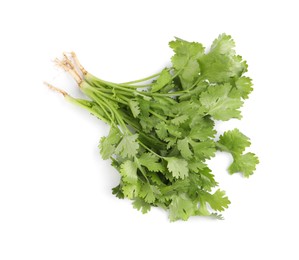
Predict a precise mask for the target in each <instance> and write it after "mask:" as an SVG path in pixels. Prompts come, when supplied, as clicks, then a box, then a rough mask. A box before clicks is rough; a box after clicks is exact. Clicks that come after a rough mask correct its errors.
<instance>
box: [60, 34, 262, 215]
mask: <svg viewBox="0 0 299 260" xmlns="http://www.w3.org/2000/svg"><path fill="white" fill-rule="evenodd" d="M169 46H170V48H171V49H172V50H173V52H174V55H173V56H172V58H171V63H172V65H171V66H170V67H167V68H165V69H163V70H162V71H161V72H160V73H158V74H155V75H153V76H150V77H147V78H145V79H141V80H137V81H132V82H127V83H112V82H107V81H104V80H102V79H99V78H97V77H95V76H93V75H92V74H90V73H88V72H87V71H85V70H84V69H83V67H82V66H81V65H80V64H79V66H73V68H72V67H71V66H72V65H69V66H68V68H71V69H74V70H75V69H76V68H77V70H76V71H75V72H77V74H78V75H79V76H80V75H81V79H82V80H80V81H79V82H78V83H79V86H80V89H81V90H82V92H83V93H84V94H85V95H86V96H87V97H88V98H89V99H88V100H82V99H75V98H73V97H70V96H69V95H68V94H66V95H65V96H66V98H67V99H68V100H70V101H71V102H73V103H76V104H77V105H79V106H81V107H84V108H85V109H87V110H88V111H90V112H91V113H92V114H93V115H95V116H97V117H98V118H99V119H101V120H103V121H105V122H106V123H108V124H109V125H110V126H111V128H110V132H109V134H108V136H106V137H102V138H101V140H100V144H99V149H100V153H101V155H102V158H103V159H111V161H112V166H113V167H115V168H116V169H117V170H118V171H119V173H120V176H121V179H120V183H119V185H118V186H116V187H115V188H113V194H115V195H116V196H117V197H118V198H121V199H122V198H129V199H131V200H132V201H133V207H134V208H136V209H138V210H140V211H142V213H146V212H148V211H149V210H150V208H151V207H152V206H155V207H156V206H158V207H162V208H164V209H165V210H167V211H168V212H169V218H170V220H171V221H175V220H179V219H181V220H187V219H188V218H189V217H190V216H195V215H201V216H214V217H217V218H221V215H219V212H221V211H223V210H224V209H225V208H227V207H228V205H229V204H230V201H229V199H228V198H227V197H226V195H225V192H224V191H222V190H220V189H217V188H216V187H217V186H218V183H217V182H216V180H215V177H214V175H213V174H212V172H211V170H210V169H209V167H208V166H207V164H206V161H207V160H209V159H210V158H212V157H213V156H215V153H216V151H217V150H220V151H225V152H229V153H231V154H232V156H233V159H234V160H233V163H232V164H231V165H230V167H229V169H228V171H229V173H231V174H233V173H236V172H240V173H243V175H244V176H245V177H249V176H250V175H251V174H252V173H253V171H254V170H255V166H256V164H257V163H258V158H257V157H256V156H255V155H254V154H253V153H251V152H248V153H245V154H244V151H245V148H246V147H248V146H249V145H250V141H249V138H248V137H246V136H245V135H244V134H242V133H241V132H240V131H239V130H237V129H234V130H231V131H227V132H225V133H223V135H221V136H220V138H219V140H215V135H216V133H217V132H216V130H215V124H214V120H222V121H227V120H229V119H231V118H237V119H240V118H241V111H240V108H241V106H242V105H243V102H244V100H245V99H247V98H248V95H249V94H250V92H251V91H252V82H251V79H250V78H248V77H246V76H243V74H244V73H245V72H246V71H247V64H246V62H245V61H244V60H243V59H242V57H241V56H239V55H237V54H236V53H235V50H234V47H235V43H234V41H233V40H232V38H231V37H230V36H228V35H225V34H222V35H220V36H219V37H218V38H217V39H216V40H215V41H214V42H213V44H212V46H211V48H210V50H209V51H206V50H205V48H204V47H203V45H202V44H200V43H197V42H188V41H185V40H182V39H179V38H176V39H175V40H174V41H171V42H170V43H169ZM74 60H75V61H76V59H74ZM63 62H64V64H70V60H69V59H66V60H64V61H63ZM77 65H78V64H77ZM78 68H79V69H78Z"/></svg>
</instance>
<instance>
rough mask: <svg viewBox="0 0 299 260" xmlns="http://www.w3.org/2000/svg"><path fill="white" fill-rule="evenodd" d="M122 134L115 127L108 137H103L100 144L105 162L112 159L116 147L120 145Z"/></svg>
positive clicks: (111, 129)
mask: <svg viewBox="0 0 299 260" xmlns="http://www.w3.org/2000/svg"><path fill="white" fill-rule="evenodd" d="M120 139H121V134H120V132H119V130H118V129H117V128H115V127H111V128H110V132H109V134H108V136H107V137H102V138H101V140H100V143H99V149H100V153H101V155H102V158H103V159H104V160H107V159H109V158H110V156H111V155H112V154H113V153H114V151H115V145H116V144H118V143H119V141H120Z"/></svg>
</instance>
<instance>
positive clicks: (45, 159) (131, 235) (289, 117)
mask: <svg viewBox="0 0 299 260" xmlns="http://www.w3.org/2000/svg"><path fill="white" fill-rule="evenodd" d="M296 2H297V1H295V0H294V1H290V0H284V1H222V0H220V1H199V0H198V1H188V0H184V1H175V0H172V1H128V0H127V1H88V0H84V1H74V0H73V1H62V0H59V1H54V0H51V1H33V0H28V1H14V0H10V1H1V2H0V38H1V40H0V75H1V81H0V90H1V99H0V122H1V126H0V133H1V134H0V259H1V260H8V259H30V260H34V259H56V260H58V259H64V260H65V259H72V260H75V259H144V260H146V259H232V260H234V259H243V260H246V259H273V258H274V257H275V259H299V253H298V248H296V247H298V232H299V228H298V227H299V225H298V209H297V208H298V199H299V196H298V180H299V177H298V176H299V170H298V147H299V142H298V137H297V134H298V131H299V128H298V126H297V125H296V123H297V122H298V112H299V109H298V94H299V91H298V88H299V86H298V79H297V78H298V70H299V67H298V60H299V55H298V46H299V40H298V24H299V18H298V17H299V16H298V7H297V6H296ZM223 32H225V33H228V34H231V35H232V36H233V38H234V39H235V41H236V44H237V51H238V53H240V54H241V55H242V56H243V57H244V58H245V59H246V60H247V61H248V63H249V72H248V74H247V75H248V76H250V77H251V78H253V80H254V83H255V90H254V92H253V93H252V95H251V97H250V100H248V101H246V103H245V106H244V108H243V109H242V111H243V116H244V117H243V120H242V121H238V122H236V121H233V122H231V123H225V124H222V125H221V126H219V130H220V131H223V130H224V129H231V128H233V127H239V128H240V129H241V131H243V132H244V133H245V134H246V135H248V136H250V137H251V140H252V147H251V150H252V151H254V152H256V153H257V154H258V155H259V157H260V161H261V164H260V165H259V166H258V168H257V171H256V173H255V175H254V176H252V177H251V178H250V179H244V178H242V177H240V176H239V175H234V176H229V175H228V174H227V172H226V170H225V169H226V167H227V166H228V165H229V162H230V160H231V158H230V157H229V156H227V155H223V154H222V155H220V154H219V155H218V156H217V158H215V159H214V160H213V162H212V163H211V165H212V168H213V170H214V173H215V174H216V178H217V180H218V181H219V183H220V187H221V188H222V189H224V190H226V192H227V194H228V196H229V198H230V200H231V201H232V204H231V206H230V208H229V209H228V210H227V211H226V212H225V213H224V216H225V220H224V221H215V220H209V219H205V218H199V217H193V218H191V219H190V220H189V221H188V222H183V221H179V222H175V223H169V221H168V219H167V214H166V213H165V212H164V211H163V210H160V209H153V210H152V211H151V212H150V213H149V214H146V215H142V214H141V213H140V212H138V211H136V210H135V209H133V208H132V206H131V205H130V202H129V201H128V200H118V199H117V198H115V197H114V196H113V195H112V194H111V188H112V187H114V186H115V185H117V183H118V174H117V172H116V171H115V170H114V169H113V168H112V167H110V165H109V162H108V161H103V160H102V159H101V158H100V156H99V153H98V149H97V144H98V140H99V139H100V137H101V136H103V135H105V134H107V131H108V127H107V126H105V125H104V124H103V123H102V122H100V121H98V120H97V119H96V118H94V117H92V116H90V115H89V114H88V113H87V112H85V111H82V110H81V109H79V108H77V107H74V106H73V105H71V104H69V103H66V102H65V101H64V99H63V97H62V96H60V95H58V94H56V93H54V92H51V91H50V90H48V89H47V88H46V87H45V86H44V85H43V84H42V82H43V80H47V81H50V82H52V83H55V84H56V86H59V87H61V88H63V89H65V90H67V91H69V92H70V93H72V94H73V95H75V96H80V94H79V91H78V89H77V88H76V86H75V83H74V82H72V81H71V79H70V78H69V77H67V76H65V74H64V73H63V72H61V71H60V70H57V69H55V68H54V65H53V63H52V62H51V61H52V60H53V59H54V58H55V57H56V56H60V55H61V53H62V51H71V50H74V51H76V52H77V54H78V56H79V58H80V60H81V62H82V63H83V65H85V67H86V68H87V69H88V70H89V71H90V72H92V73H94V74H96V75H99V76H100V77H101V78H104V79H107V80H112V81H115V82H120V81H128V80H131V79H135V78H140V77H143V76H147V75H150V74H152V73H155V72H157V71H158V70H159V69H161V68H163V67H164V66H165V65H167V64H168V62H169V58H170V56H171V55H172V53H171V50H170V49H169V48H168V42H169V41H170V40H171V39H173V36H178V37H180V38H183V39H186V40H189V41H199V42H202V43H203V44H204V45H206V46H209V45H210V44H211V42H212V41H213V39H214V38H216V37H217V36H218V35H219V34H220V33H223Z"/></svg>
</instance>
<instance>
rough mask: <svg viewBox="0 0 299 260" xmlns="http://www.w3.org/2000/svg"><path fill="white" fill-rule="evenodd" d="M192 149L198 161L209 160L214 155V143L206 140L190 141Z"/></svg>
mask: <svg viewBox="0 0 299 260" xmlns="http://www.w3.org/2000/svg"><path fill="white" fill-rule="evenodd" d="M190 144H191V145H192V147H193V150H194V155H195V157H196V158H197V159H199V160H204V159H209V158H211V157H213V156H214V155H215V153H216V148H215V142H214V141H212V140H206V141H203V142H194V141H190Z"/></svg>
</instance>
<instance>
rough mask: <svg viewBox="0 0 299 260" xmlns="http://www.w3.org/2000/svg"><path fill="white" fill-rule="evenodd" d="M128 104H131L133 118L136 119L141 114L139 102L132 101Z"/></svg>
mask: <svg viewBox="0 0 299 260" xmlns="http://www.w3.org/2000/svg"><path fill="white" fill-rule="evenodd" d="M128 104H129V107H130V109H131V112H132V114H133V116H134V117H135V118H136V117H137V116H138V115H139V114H140V108H139V103H138V101H136V100H132V99H130V100H129V102H128Z"/></svg>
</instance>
